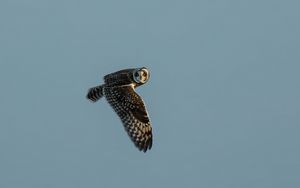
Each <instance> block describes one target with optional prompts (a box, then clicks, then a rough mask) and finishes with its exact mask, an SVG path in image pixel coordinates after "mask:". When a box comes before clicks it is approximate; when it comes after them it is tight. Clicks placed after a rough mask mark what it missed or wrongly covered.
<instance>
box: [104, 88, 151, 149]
mask: <svg viewBox="0 0 300 188" xmlns="http://www.w3.org/2000/svg"><path fill="white" fill-rule="evenodd" d="M104 94H105V97H106V99H107V101H108V103H109V104H110V105H111V106H112V108H113V109H114V111H115V112H116V113H117V114H118V116H119V117H120V119H121V121H122V123H123V125H124V128H125V130H126V132H127V133H128V135H129V137H130V138H131V140H132V141H133V143H134V144H135V146H136V147H137V148H139V150H141V151H144V152H146V151H147V150H148V149H151V147H152V139H153V136H152V127H151V123H150V120H149V116H148V112H147V110H146V107H145V104H144V101H143V99H142V98H141V97H140V96H139V95H138V94H137V93H136V92H135V91H134V88H133V86H132V85H127V86H120V87H105V88H104Z"/></svg>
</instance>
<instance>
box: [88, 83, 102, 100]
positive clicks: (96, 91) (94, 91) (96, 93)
mask: <svg viewBox="0 0 300 188" xmlns="http://www.w3.org/2000/svg"><path fill="white" fill-rule="evenodd" d="M101 97H103V86H102V85H100V86H96V87H92V88H90V89H89V91H88V94H87V95H86V98H88V99H89V100H91V101H92V102H96V101H98V100H99V99H100V98H101Z"/></svg>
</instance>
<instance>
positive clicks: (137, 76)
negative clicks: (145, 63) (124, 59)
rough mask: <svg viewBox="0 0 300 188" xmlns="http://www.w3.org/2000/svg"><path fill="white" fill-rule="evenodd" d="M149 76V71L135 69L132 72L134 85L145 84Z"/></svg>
mask: <svg viewBox="0 0 300 188" xmlns="http://www.w3.org/2000/svg"><path fill="white" fill-rule="evenodd" d="M149 76H150V74H149V71H148V70H147V69H146V68H141V69H136V70H135V71H133V79H134V81H135V82H136V83H141V84H144V83H146V82H147V81H148V79H149Z"/></svg>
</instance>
